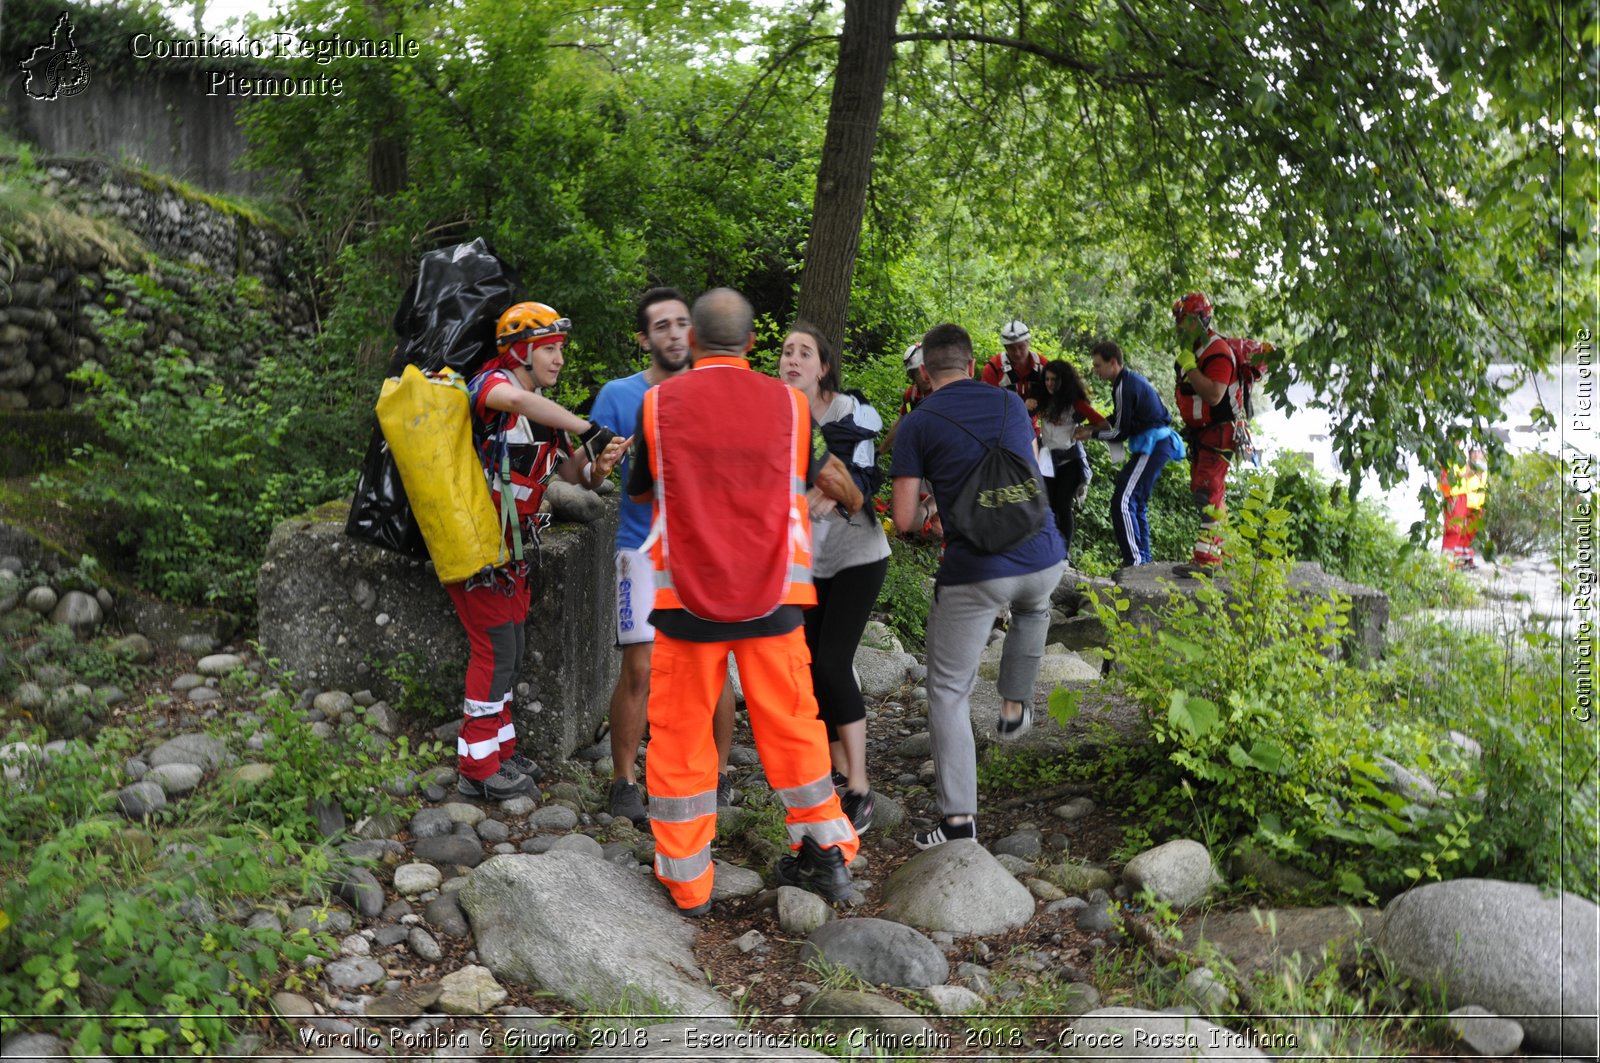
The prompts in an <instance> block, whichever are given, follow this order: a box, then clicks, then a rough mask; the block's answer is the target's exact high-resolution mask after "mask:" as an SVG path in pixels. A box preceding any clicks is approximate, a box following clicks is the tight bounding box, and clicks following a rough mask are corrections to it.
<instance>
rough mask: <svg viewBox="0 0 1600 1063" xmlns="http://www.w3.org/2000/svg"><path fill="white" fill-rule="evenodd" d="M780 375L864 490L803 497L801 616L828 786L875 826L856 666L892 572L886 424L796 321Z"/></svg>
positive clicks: (858, 818) (860, 824)
mask: <svg viewBox="0 0 1600 1063" xmlns="http://www.w3.org/2000/svg"><path fill="white" fill-rule="evenodd" d="M778 376H779V378H780V379H782V380H783V382H784V383H785V384H788V385H789V386H791V387H794V388H798V389H799V390H800V391H801V392H802V393H803V394H804V395H805V396H806V399H807V400H808V401H809V402H810V404H811V419H812V420H813V421H815V422H816V424H817V426H818V428H819V429H820V430H821V432H822V436H823V439H824V440H825V441H826V442H827V444H828V450H829V451H830V452H831V453H833V454H835V455H837V456H838V458H839V460H841V461H843V462H844V464H845V466H846V467H847V468H848V469H849V470H850V475H851V478H852V479H853V480H854V481H855V483H856V486H857V487H858V488H859V489H860V491H861V501H860V504H859V505H856V506H854V507H849V506H846V505H844V504H842V503H837V502H835V501H834V500H833V499H831V498H826V497H824V496H823V495H822V493H821V492H820V491H818V490H817V489H815V488H813V489H812V490H811V491H810V493H809V494H808V496H807V498H808V500H809V501H810V503H811V528H812V561H811V568H812V575H813V577H814V579H815V580H816V586H817V604H816V605H815V606H814V607H813V608H811V609H808V610H807V611H806V645H807V646H809V647H810V649H811V682H812V686H813V687H814V688H815V690H816V694H817V707H818V709H819V711H820V714H821V716H822V720H823V722H824V723H825V724H827V726H828V741H829V746H830V749H831V751H832V754H833V769H834V771H833V781H834V785H835V786H839V787H842V788H843V790H844V792H843V794H842V795H841V800H842V801H843V803H844V810H845V814H846V815H848V816H849V817H850V822H851V823H853V824H854V825H855V828H856V830H857V832H860V831H864V830H866V829H867V828H868V827H870V826H871V825H872V805H873V802H872V790H871V788H870V787H869V786H868V784H867V709H866V703H865V702H863V701H862V699H861V688H860V687H859V686H857V684H856V679H855V668H854V661H855V653H856V647H857V646H858V645H859V644H860V642H861V633H862V631H864V630H865V629H866V626H867V619H868V617H869V615H870V614H871V612H872V607H873V605H874V604H875V603H876V602H877V600H878V591H879V590H881V589H882V588H883V579H884V576H885V575H886V574H887V573H888V571H889V539H888V537H887V536H885V535H884V533H883V525H881V524H880V523H879V522H878V520H877V517H876V515H875V514H876V511H875V509H874V508H873V504H872V497H873V495H874V494H876V493H877V488H878V484H879V482H880V481H881V479H882V475H881V474H880V473H879V471H878V451H877V437H878V434H879V433H880V432H882V431H883V420H882V418H880V417H879V416H878V413H877V411H876V410H874V409H873V408H872V406H871V405H870V404H869V403H868V402H867V400H866V398H865V397H863V396H862V395H861V393H860V392H856V391H844V390H842V389H841V387H840V384H839V361H838V357H837V356H836V355H835V353H834V351H833V350H832V348H831V346H830V345H829V344H828V341H827V340H826V339H824V338H823V336H822V333H821V332H819V331H818V330H817V329H816V328H814V327H812V326H811V325H808V324H806V323H805V322H803V321H802V322H796V323H795V326H794V328H792V329H790V330H789V335H788V336H786V337H784V341H783V356H782V358H780V359H779V361H778Z"/></svg>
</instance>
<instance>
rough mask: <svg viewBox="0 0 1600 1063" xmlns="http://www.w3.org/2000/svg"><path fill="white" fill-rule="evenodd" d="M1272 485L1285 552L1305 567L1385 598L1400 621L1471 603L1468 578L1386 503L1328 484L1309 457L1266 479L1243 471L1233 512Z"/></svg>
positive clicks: (1287, 461)
mask: <svg viewBox="0 0 1600 1063" xmlns="http://www.w3.org/2000/svg"><path fill="white" fill-rule="evenodd" d="M1267 484H1270V488H1269V489H1270V491H1271V498H1272V504H1273V505H1274V506H1275V507H1277V508H1279V509H1282V510H1284V511H1285V512H1286V513H1288V514H1289V518H1288V522H1287V528H1286V532H1287V534H1286V538H1285V544H1286V547H1287V549H1288V550H1289V551H1290V552H1291V553H1293V554H1294V556H1295V557H1297V558H1299V559H1300V560H1302V561H1315V562H1317V563H1318V564H1320V565H1321V566H1322V568H1323V569H1324V571H1327V572H1330V573H1332V574H1333V575H1336V576H1339V577H1341V578H1343V579H1347V580H1349V581H1351V582H1352V583H1360V584H1363V585H1365V586H1368V587H1375V588H1376V589H1378V590H1381V591H1383V592H1384V593H1385V594H1387V595H1388V596H1389V600H1390V602H1391V604H1392V605H1393V606H1394V610H1395V612H1396V613H1401V614H1403V613H1407V612H1411V611H1413V610H1416V609H1420V608H1428V607H1434V606H1446V605H1455V604H1460V603H1462V602H1465V601H1467V600H1469V599H1470V598H1471V596H1472V591H1471V589H1470V585H1469V584H1468V583H1467V581H1466V579H1465V577H1463V576H1462V575H1461V574H1460V573H1458V572H1455V571H1454V570H1452V569H1451V568H1450V567H1449V566H1448V565H1446V564H1445V562H1444V560H1443V558H1442V557H1441V556H1440V555H1439V554H1438V552H1437V551H1435V550H1432V549H1430V548H1429V547H1427V546H1426V545H1424V544H1419V543H1415V542H1412V541H1411V540H1410V539H1408V538H1407V537H1406V536H1404V535H1402V534H1401V533H1400V532H1399V531H1398V530H1397V529H1396V528H1395V526H1394V524H1393V523H1391V522H1390V520H1389V517H1388V514H1387V513H1386V512H1385V511H1384V509H1383V507H1382V505H1380V504H1379V503H1378V502H1376V501H1373V500H1371V499H1355V498H1352V497H1350V495H1349V493H1348V492H1347V491H1346V490H1345V489H1344V486H1343V485H1342V484H1330V483H1328V482H1327V480H1326V479H1324V478H1323V477H1322V475H1321V474H1320V473H1318V472H1317V470H1316V469H1315V468H1313V467H1312V465H1311V463H1310V461H1308V460H1307V459H1306V458H1305V457H1304V456H1302V455H1299V454H1293V453H1284V454H1280V455H1279V456H1278V457H1277V459H1276V460H1275V461H1274V462H1273V463H1272V467H1271V468H1270V469H1269V470H1266V471H1261V470H1256V469H1246V470H1243V472H1242V473H1241V475H1239V476H1237V477H1235V478H1234V479H1233V481H1232V482H1231V483H1230V485H1229V492H1228V505H1229V507H1230V509H1231V508H1233V507H1235V506H1238V505H1240V504H1241V503H1242V501H1243V500H1244V499H1245V498H1247V497H1248V496H1249V494H1250V492H1251V490H1252V489H1254V488H1255V487H1256V486H1257V485H1267Z"/></svg>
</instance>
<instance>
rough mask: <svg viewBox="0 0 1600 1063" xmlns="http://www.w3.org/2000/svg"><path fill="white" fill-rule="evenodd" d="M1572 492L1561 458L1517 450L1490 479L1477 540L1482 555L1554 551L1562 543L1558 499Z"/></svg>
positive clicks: (1520, 555) (1559, 502) (1560, 500)
mask: <svg viewBox="0 0 1600 1063" xmlns="http://www.w3.org/2000/svg"><path fill="white" fill-rule="evenodd" d="M1563 493H1567V494H1568V496H1569V497H1568V500H1567V501H1568V507H1569V509H1570V508H1571V506H1572V503H1573V502H1574V501H1575V496H1574V495H1573V494H1572V493H1571V492H1570V489H1569V488H1568V487H1567V483H1566V477H1565V470H1564V469H1563V468H1562V463H1561V459H1560V458H1558V457H1556V456H1555V455H1553V454H1517V455H1514V456H1512V458H1511V461H1510V463H1509V465H1508V466H1507V467H1506V468H1503V469H1496V470H1495V471H1494V473H1493V475H1492V476H1491V478H1490V480H1489V491H1488V497H1487V498H1486V500H1485V502H1484V509H1483V526H1482V528H1481V530H1480V535H1479V539H1478V541H1479V542H1480V543H1481V544H1482V549H1483V551H1484V553H1485V555H1486V556H1491V557H1492V556H1497V555H1504V554H1509V555H1512V556H1518V557H1526V556H1528V555H1530V554H1536V553H1539V552H1540V551H1548V552H1549V553H1551V554H1554V553H1555V551H1556V549H1557V547H1558V546H1559V545H1560V543H1561V508H1562V507H1561V503H1562V495H1563Z"/></svg>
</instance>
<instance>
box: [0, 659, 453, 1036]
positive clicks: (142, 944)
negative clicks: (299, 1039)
mask: <svg viewBox="0 0 1600 1063" xmlns="http://www.w3.org/2000/svg"><path fill="white" fill-rule="evenodd" d="M46 638H51V639H53V638H54V636H53V635H48V634H47V636H46ZM52 644H53V643H52ZM256 682H257V680H256V679H255V677H254V673H250V672H239V673H235V674H234V675H232V676H229V677H226V678H225V679H224V686H225V687H229V686H231V687H232V688H234V689H235V690H243V689H245V688H250V687H253V686H254V685H255V684H256ZM259 711H260V714H261V716H262V717H263V724H262V730H263V732H264V733H265V735H266V738H267V741H266V744H265V746H264V748H263V749H262V750H261V751H260V752H259V753H253V754H251V756H252V757H253V759H254V760H256V761H257V762H258V763H262V764H265V765H267V766H269V767H270V769H271V773H270V777H268V778H266V779H264V780H263V781H261V782H259V783H253V784H250V785H248V786H245V785H241V784H237V783H233V782H230V781H229V780H228V779H227V778H226V777H223V778H219V779H217V780H214V781H212V782H209V783H208V784H207V785H206V786H205V787H203V788H201V789H200V790H197V791H196V792H194V793H192V794H190V795H189V796H187V797H185V798H184V800H183V801H182V802H181V804H170V805H168V806H167V807H166V808H164V809H162V810H161V811H160V812H158V813H156V814H155V815H154V816H152V817H151V818H150V819H148V820H147V821H146V822H145V823H143V824H141V825H138V826H129V825H128V824H127V821H126V820H124V819H123V818H121V817H120V816H119V815H118V814H117V812H116V809H115V806H114V804H113V802H114V793H115V791H116V789H117V788H118V787H120V786H122V785H124V784H125V783H126V781H127V780H126V777H125V775H124V773H123V771H122V768H121V765H122V764H123V763H124V762H125V761H126V760H127V758H128V757H129V756H131V755H133V754H134V753H136V752H137V750H138V748H139V738H138V736H136V735H135V734H133V733H132V732H129V731H125V730H121V729H118V728H108V729H106V730H104V731H102V732H100V734H99V735H98V736H97V737H96V739H95V742H94V745H93V746H90V745H89V744H86V743H84V742H81V741H73V742H70V743H68V744H67V747H66V748H65V749H64V750H63V751H61V752H59V753H55V754H53V755H49V756H40V755H37V754H33V755H26V756H24V757H23V758H22V759H20V760H16V759H13V760H11V761H9V762H8V765H7V767H8V771H10V770H16V771H17V772H18V774H17V778H16V779H15V780H12V779H10V778H8V779H7V780H6V781H4V782H3V783H0V1016H3V1017H0V1032H3V1033H4V1034H6V1035H8V1036H9V1035H10V1034H12V1033H14V1032H15V1031H16V1030H18V1029H20V1028H21V1022H22V1020H21V1019H19V1018H15V1017H14V1016H39V1017H41V1018H40V1019H35V1020H30V1025H31V1026H35V1027H37V1026H38V1025H39V1023H40V1022H41V1021H42V1022H44V1023H46V1028H48V1029H49V1030H50V1032H52V1033H56V1034H58V1035H60V1036H62V1037H63V1038H65V1039H66V1040H68V1041H69V1042H70V1043H71V1044H72V1046H73V1051H74V1052H75V1053H82V1054H86V1055H99V1054H114V1055H119V1056H123V1055H160V1056H171V1057H177V1056H208V1057H214V1056H216V1055H217V1054H219V1052H220V1050H221V1048H222V1046H223V1045H225V1044H227V1043H228V1041H229V1040H230V1039H231V1029H233V1030H236V1025H237V1024H235V1025H234V1026H233V1027H230V1020H233V1019H235V1018H236V1017H239V1016H242V1015H245V1014H249V1013H259V1012H261V1011H263V1010H265V1009H266V1001H265V997H266V995H267V994H269V993H270V992H271V991H272V990H273V989H274V988H277V987H279V986H282V987H286V988H290V989H298V988H302V987H303V982H302V975H301V974H300V967H301V961H303V960H305V959H306V958H307V957H308V956H310V955H311V954H313V953H316V954H319V955H330V954H331V951H332V944H331V942H330V941H328V940H326V939H325V938H320V937H313V936H311V935H308V934H306V933H305V932H304V931H297V932H294V933H284V932H279V931H273V930H270V929H266V928H262V929H247V928H246V927H245V926H244V925H243V922H244V919H245V916H246V915H247V914H248V913H249V912H250V911H251V910H252V909H254V908H256V907H258V906H259V907H273V906H276V905H278V904H281V902H282V899H283V898H284V897H285V896H290V897H313V898H316V897H322V896H324V895H325V892H326V886H325V883H326V882H327V881H328V879H329V876H330V874H331V873H332V872H333V871H334V870H335V865H336V863H337V862H338V861H340V860H342V857H340V856H338V854H337V853H336V852H335V851H333V850H331V849H329V848H327V847H326V845H325V843H324V842H323V839H322V837H321V834H320V832H319V831H318V828H317V824H316V822H315V820H314V819H313V817H312V816H311V814H310V811H309V808H310V806H311V804H312V803H314V802H318V801H328V802H333V803H336V804H339V805H341V806H342V807H343V808H344V809H345V810H346V811H347V812H349V813H350V814H352V815H364V814H372V813H380V812H385V811H400V810H401V808H400V806H399V805H398V803H397V802H396V801H395V800H394V799H393V798H391V797H389V796H388V793H387V792H388V789H389V788H392V787H393V786H394V784H395V782H396V781H398V780H400V779H403V778H405V777H407V776H409V775H410V774H412V773H414V772H415V771H416V770H417V769H418V768H419V766H420V764H421V763H422V758H423V757H430V758H431V757H436V756H437V754H438V752H439V750H438V747H437V746H429V747H427V748H425V749H423V750H420V751H419V752H418V753H415V754H414V753H412V752H411V751H410V750H409V748H408V746H407V743H406V742H405V740H404V739H402V740H400V741H398V742H396V743H393V744H388V743H384V744H381V745H380V744H379V743H377V742H376V740H375V739H374V737H373V735H372V734H371V733H370V732H369V731H368V729H367V728H366V727H365V726H364V724H362V723H361V722H359V721H358V722H357V723H356V724H354V725H347V726H341V727H340V728H339V731H338V737H337V738H336V739H332V740H324V739H321V738H319V737H317V735H316V734H314V733H313V732H312V731H311V729H310V728H308V727H307V726H306V724H305V721H304V720H303V719H301V718H300V715H299V714H298V713H296V712H294V711H293V709H292V706H291V703H290V699H289V697H288V696H287V695H286V694H283V693H282V692H276V693H273V694H271V695H270V696H268V697H267V698H266V699H265V700H264V702H263V703H262V705H261V708H260V710H259ZM234 734H235V737H237V732H235V733H234ZM19 739H22V740H27V741H29V742H30V743H31V744H33V745H34V746H35V747H37V746H38V745H40V744H41V743H42V740H43V738H42V736H41V735H38V734H21V733H12V734H8V735H6V736H5V737H4V742H3V743H0V744H4V743H9V742H12V741H16V740H19Z"/></svg>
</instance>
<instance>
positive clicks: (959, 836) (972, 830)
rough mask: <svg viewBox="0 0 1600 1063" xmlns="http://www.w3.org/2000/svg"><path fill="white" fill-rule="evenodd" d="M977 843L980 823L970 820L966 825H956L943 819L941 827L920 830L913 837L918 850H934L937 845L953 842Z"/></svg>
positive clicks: (940, 822)
mask: <svg viewBox="0 0 1600 1063" xmlns="http://www.w3.org/2000/svg"><path fill="white" fill-rule="evenodd" d="M963 839H965V840H968V841H977V840H978V821H977V820H976V819H969V820H967V821H966V822H965V823H960V824H955V823H951V822H950V821H949V820H948V819H941V820H940V821H939V825H938V826H937V827H935V828H933V829H932V830H919V831H917V833H915V834H913V835H912V836H911V840H912V841H913V842H915V843H916V846H917V848H918V849H932V848H933V847H934V846H935V845H943V844H944V843H945V842H953V841H961V840H963Z"/></svg>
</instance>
